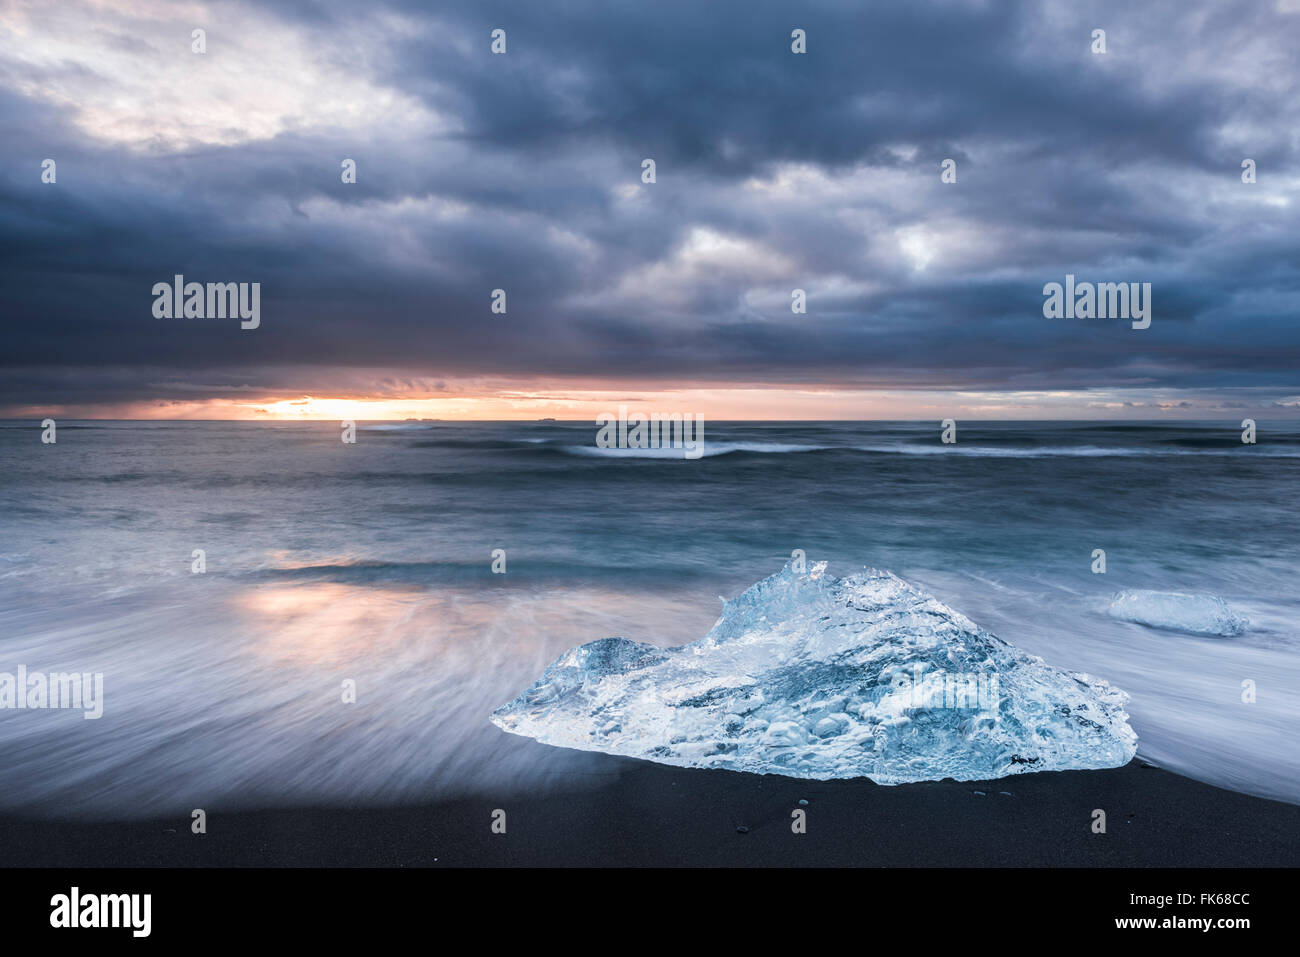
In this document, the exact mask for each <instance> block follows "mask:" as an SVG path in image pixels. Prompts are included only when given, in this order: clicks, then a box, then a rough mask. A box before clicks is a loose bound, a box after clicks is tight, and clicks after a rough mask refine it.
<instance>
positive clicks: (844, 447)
mask: <svg viewBox="0 0 1300 957" xmlns="http://www.w3.org/2000/svg"><path fill="white" fill-rule="evenodd" d="M558 448H559V449H560V450H561V451H563V452H565V453H566V454H569V455H580V456H586V457H595V458H618V459H626V458H644V459H683V458H685V457H686V455H685V452H684V450H683V449H681V448H658V449H649V448H629V449H619V448H598V447H596V446H594V445H564V446H559V447H558ZM701 448H702V451H701V454H700V455H699V456H696V457H697V458H711V457H714V456H719V455H735V454H750V455H782V454H790V453H802V452H865V453H868V454H873V455H960V456H967V457H970V458H990V459H996V458H1008V459H1037V458H1105V457H1125V458H1146V457H1169V456H1204V455H1214V456H1223V455H1238V454H1242V452H1241V450H1240V449H1237V448H1220V449H1210V448H1200V449H1170V448H1154V449H1153V448H1136V447H1133V448H1121V447H1103V446H1095V445H1078V446H1042V447H1039V448H1032V447H1031V448H1025V447H1019V448H1004V447H999V446H991V445H959V444H957V445H940V444H932V445H879V444H875V445H855V444H840V445H800V444H793V443H782V442H709V441H705V442H703V443H702V446H701ZM1245 454H1247V455H1251V456H1257V457H1263V458H1300V451H1292V450H1288V449H1260V448H1258V447H1254V448H1250V450H1249V451H1248V452H1246V453H1245Z"/></svg>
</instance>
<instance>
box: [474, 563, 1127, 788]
mask: <svg viewBox="0 0 1300 957" xmlns="http://www.w3.org/2000/svg"><path fill="white" fill-rule="evenodd" d="M825 568H826V563H825V562H820V563H818V564H815V565H813V566H812V567H811V568H810V569H809V570H808V571H806V572H803V571H799V570H796V568H795V566H794V565H793V563H792V564H788V565H786V567H785V569H784V570H783V571H781V572H779V573H778V574H776V575H773V576H772V577H770V578H767V579H764V580H763V581H761V582H759V583H758V584H756V585H754V586H752V587H751V588H750V589H749V590H748V591H746V592H745V593H744V594H743V595H741V596H740V597H739V598H736V599H734V600H732V601H729V602H726V603H725V604H724V606H723V609H722V617H721V618H719V619H718V621H717V624H715V625H714V626H713V628H712V630H710V631H709V633H708V634H707V635H705V636H704V637H703V638H701V639H700V640H698V641H695V642H692V643H691V644H688V645H683V646H681V647H679V648H659V647H656V646H654V645H649V644H641V643H638V642H634V641H628V640H627V639H624V638H605V639H602V640H600V641H593V642H591V643H589V644H585V645H581V646H580V647H577V648H574V649H571V650H570V651H568V652H566V653H565V654H564V655H562V656H560V658H558V659H557V660H556V661H555V662H554V663H553V664H551V666H550V667H548V668H547V669H546V671H545V673H543V675H542V676H541V677H540V678H539V679H538V680H537V681H536V682H535V683H534V684H533V685H532V686H531V687H529V688H528V689H527V690H525V691H524V692H523V693H522V694H521V695H519V697H517V698H516V699H515V700H514V701H511V702H510V703H509V704H507V705H504V706H503V707H501V708H499V709H497V711H495V712H494V713H493V715H492V721H493V722H494V723H495V724H496V725H497V726H498V727H500V728H502V729H504V730H506V731H509V732H511V733H514V734H520V735H525V736H527V737H531V738H536V739H537V740H538V741H541V742H543V743H545V744H551V745H557V746H560V747H568V748H578V749H580V750H584V751H603V752H606V753H609V754H621V755H627V756H629V757H635V758H644V759H646V760H650V761H658V762H661V763H663V764H673V765H679V766H684V767H700V768H728V769H731V770H734V771H752V772H757V773H768V774H784V775H789V776H792V777H800V778H818V779H826V778H853V777H868V778H871V779H872V780H873V781H876V782H878V783H880V784H903V783H907V782H911V781H927V780H935V779H939V778H945V777H951V778H956V779H958V780H963V781H973V780H986V779H989V778H997V777H1002V776H1004V775H1009V774H1018V773H1023V772H1026V771H1046V770H1064V769H1070V768H1111V767H1118V766H1120V765H1123V764H1126V763H1127V762H1128V761H1129V760H1130V759H1131V758H1132V757H1133V754H1134V752H1135V751H1136V750H1137V735H1136V734H1134V732H1133V729H1132V728H1130V727H1129V726H1128V715H1127V714H1125V712H1124V706H1125V704H1126V702H1127V701H1128V695H1127V694H1125V693H1124V692H1123V691H1120V690H1119V689H1118V688H1113V687H1111V686H1110V685H1108V684H1107V683H1106V682H1105V681H1102V680H1100V679H1097V678H1093V677H1091V676H1089V675H1086V674H1075V673H1072V672H1068V671H1062V670H1060V669H1057V668H1053V667H1052V666H1050V665H1048V664H1045V663H1044V662H1043V661H1042V659H1040V658H1036V657H1034V656H1032V655H1028V654H1025V653H1024V652H1022V651H1020V650H1019V649H1017V648H1015V647H1014V646H1012V645H1010V644H1008V643H1007V642H1005V641H1003V640H1002V639H1000V638H998V637H996V636H994V635H991V634H989V633H988V632H986V631H982V630H980V629H979V628H977V627H976V626H975V625H974V624H973V623H972V622H971V621H970V620H969V619H967V618H966V617H964V616H963V615H961V614H959V613H957V612H955V611H953V610H952V609H951V608H948V607H947V606H946V605H944V604H942V603H941V602H939V601H938V600H937V599H935V598H933V597H932V596H930V595H928V594H926V593H925V592H923V591H921V590H919V589H917V588H915V587H913V586H912V585H910V584H908V583H907V582H905V581H903V580H902V579H900V578H898V577H896V576H895V575H892V574H890V573H889V572H883V571H874V570H870V569H868V570H865V571H864V572H862V573H861V574H857V575H853V576H850V577H848V578H843V579H839V578H835V577H834V576H832V575H829V574H827V573H826V571H825Z"/></svg>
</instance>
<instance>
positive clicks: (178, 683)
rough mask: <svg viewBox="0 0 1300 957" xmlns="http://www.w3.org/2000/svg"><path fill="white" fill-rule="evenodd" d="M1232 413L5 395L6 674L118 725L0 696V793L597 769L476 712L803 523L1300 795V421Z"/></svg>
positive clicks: (1, 646) (684, 632)
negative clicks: (663, 431) (689, 425)
mask: <svg viewBox="0 0 1300 957" xmlns="http://www.w3.org/2000/svg"><path fill="white" fill-rule="evenodd" d="M1235 425H1236V423H1234V422H1221V423H1180V424H1178V425H1174V426H1169V425H1165V426H1156V425H1142V424H1136V425H1135V424H1123V425H1119V424H1102V423H969V424H962V425H960V426H959V434H958V439H959V441H958V443H957V445H956V446H943V445H941V444H940V442H939V427H938V423H937V422H936V423H923V424H915V423H783V424H754V423H744V424H726V423H707V424H706V428H705V441H706V455H705V457H703V458H700V459H698V460H694V461H681V460H673V459H672V458H667V457H662V456H660V457H650V456H641V455H627V454H623V455H616V454H609V453H607V452H606V451H605V450H599V449H596V448H595V444H594V438H595V431H596V430H595V426H594V425H593V424H588V423H582V424H567V423H499V424H461V423H387V424H375V425H371V426H363V427H362V428H361V429H360V430H359V431H358V438H357V444H356V445H345V444H343V443H341V442H340V441H339V427H338V424H337V423H288V424H282V423H274V424H272V423H163V422H156V423H140V422H136V423H102V422H82V423H76V422H66V423H63V422H61V423H60V425H59V433H58V443H57V444H55V445H42V444H41V443H40V429H39V427H38V426H37V424H36V423H35V422H21V423H16V422H10V423H3V424H0V672H4V671H8V672H13V671H15V669H16V667H17V666H18V665H19V664H23V665H26V666H27V667H28V668H29V669H31V670H44V671H58V670H76V671H83V672H94V671H102V672H103V673H104V676H105V678H104V681H105V699H106V700H105V713H104V717H103V718H102V719H100V720H98V721H87V720H84V719H83V718H82V716H81V715H80V713H77V712H57V711H0V762H2V763H3V766H4V767H5V768H6V771H7V772H8V773H7V775H6V787H5V788H4V789H3V791H0V806H4V807H10V808H23V809H27V810H35V811H39V812H40V813H45V814H52V815H64V814H77V815H97V816H130V815H137V814H146V813H161V812H175V811H183V810H188V809H189V808H191V807H200V806H202V807H205V808H210V807H213V806H222V807H230V806H260V805H268V804H277V803H304V802H307V803H341V802H342V803H345V802H367V803H375V802H385V801H398V800H416V799H428V798H435V797H439V796H444V795H450V794H463V793H484V794H491V795H499V794H503V793H505V792H508V791H510V790H512V789H520V788H528V789H537V788H541V787H574V786H582V784H583V782H584V781H586V780H589V779H590V776H592V775H602V774H607V773H611V772H610V771H609V769H608V763H607V762H602V761H601V760H600V758H599V757H595V756H591V755H584V754H579V753H576V752H569V751H564V750H560V749H554V750H545V751H539V749H537V748H536V747H529V746H528V744H527V742H522V741H520V740H519V739H516V738H513V737H512V736H509V735H506V734H503V733H502V732H500V731H498V730H497V729H496V728H494V727H492V726H491V725H490V724H489V723H488V720H487V715H488V714H489V713H490V712H491V711H492V710H493V709H494V708H495V707H497V706H498V705H500V704H502V703H504V702H505V701H507V700H509V699H510V698H512V697H514V695H515V694H517V693H518V692H519V690H521V689H522V688H523V687H525V686H526V685H527V684H528V683H530V682H531V681H532V680H533V679H534V678H535V677H536V676H537V675H538V674H539V673H540V672H541V670H542V669H543V668H544V666H545V665H546V664H547V663H549V662H550V661H551V660H552V659H553V658H554V657H555V656H557V655H558V654H559V653H560V652H562V651H564V650H565V649H567V648H568V647H571V646H572V645H575V644H579V643H581V642H585V641H590V640H592V639H595V638H601V637H607V636H609V635H623V636H626V637H628V638H632V639H634V640H639V641H650V642H654V643H657V644H664V645H669V644H679V643H683V642H686V641H690V640H693V639H694V638H697V637H699V636H700V635H702V634H703V633H704V632H705V631H706V630H707V629H708V627H709V626H710V625H711V624H712V623H713V621H714V619H715V618H716V616H717V611H718V596H719V595H726V596H728V597H730V596H732V595H735V594H737V593H738V592H739V591H741V590H743V589H744V588H745V587H747V586H748V585H749V584H751V583H752V582H754V581H756V580H758V579H759V578H762V577H764V576H766V575H768V574H770V573H772V572H773V571H775V570H777V569H778V568H779V567H780V566H781V564H783V562H784V561H785V559H786V558H788V557H789V555H790V552H791V550H792V549H795V548H802V549H804V550H806V552H807V553H808V556H809V558H810V559H829V560H830V561H831V563H832V570H833V571H835V572H837V573H839V574H843V573H846V572H848V571H850V570H852V569H853V568H854V567H856V566H861V565H864V564H865V565H871V566H875V567H880V568H887V569H890V570H892V571H894V572H896V573H897V574H900V575H902V576H904V577H906V578H910V579H912V580H913V581H915V582H917V583H918V584H920V585H922V586H923V587H925V588H927V589H929V590H930V591H932V592H934V593H935V595H936V596H937V597H938V598H940V599H941V600H943V601H944V602H946V603H947V604H949V605H951V606H952V607H954V608H956V609H957V610H959V611H961V612H963V613H965V614H967V615H968V616H970V617H972V618H973V619H974V620H975V621H976V622H977V623H978V624H980V625H981V626H983V627H985V628H987V629H989V630H991V631H993V632H994V633H996V634H998V635H1000V636H1002V637H1003V638H1006V639H1007V640H1009V641H1012V642H1014V643H1015V644H1017V645H1020V646H1021V647H1023V648H1025V649H1026V650H1028V651H1031V652H1033V653H1035V654H1039V655H1041V656H1042V657H1044V658H1045V659H1047V660H1048V661H1049V662H1050V663H1052V664H1055V665H1059V666H1062V667H1068V668H1074V669H1078V670H1086V671H1089V672H1092V673H1094V674H1097V675H1099V676H1101V677H1104V678H1106V679H1108V680H1110V681H1111V682H1112V683H1114V684H1117V685H1119V686H1120V687H1122V688H1124V689H1125V690H1127V691H1128V692H1129V693H1130V694H1131V695H1132V696H1133V701H1132V703H1131V707H1130V713H1131V714H1132V724H1133V726H1134V728H1135V729H1136V730H1137V732H1138V735H1139V738H1140V742H1139V754H1140V755H1142V756H1143V757H1146V758H1147V759H1148V760H1151V761H1153V762H1154V763H1158V764H1160V765H1162V766H1165V767H1169V768H1170V769H1172V770H1177V771H1179V772H1181V773H1185V774H1188V775H1190V776H1193V777H1197V778H1200V779H1202V780H1206V781H1210V782H1212V783H1216V784H1220V785H1223V786H1227V787H1233V788H1236V789H1239V790H1243V791H1248V792H1251V793H1256V794H1263V795H1266V796H1271V797H1277V798H1281V799H1284V800H1289V801H1293V802H1300V745H1297V744H1296V743H1295V738H1296V731H1297V729H1300V703H1298V702H1300V698H1298V697H1297V691H1300V643H1298V642H1297V628H1296V622H1297V618H1298V615H1297V611H1298V610H1300V599H1298V598H1297V596H1296V590H1295V587H1294V581H1295V569H1296V567H1297V561H1296V559H1297V552H1298V550H1300V546H1298V545H1297V543H1298V542H1300V518H1297V510H1296V508H1295V506H1294V494H1295V493H1294V490H1295V488H1296V485H1297V482H1296V480H1297V478H1300V431H1298V430H1297V428H1296V427H1295V426H1294V425H1285V424H1282V423H1270V422H1261V423H1260V442H1259V444H1258V445H1256V446H1243V445H1242V444H1241V442H1240V433H1239V430H1238V429H1236V428H1235ZM196 548H201V549H204V551H205V552H206V562H207V571H206V573H205V574H203V575H194V574H191V571H190V563H191V552H192V550H193V549H196ZM496 548H503V549H505V550H506V553H507V562H508V565H507V568H508V571H507V574H506V575H504V576H501V575H493V574H491V572H490V567H489V566H490V563H491V552H492V550H493V549H496ZM1094 548H1104V549H1105V550H1106V554H1107V566H1108V567H1107V573H1106V574H1105V575H1094V574H1092V573H1091V571H1090V565H1091V561H1092V559H1091V553H1092V550H1093V549H1094ZM1131 588H1147V589H1155V590H1162V591H1180V592H1198V593H1204V594H1211V595H1217V596H1219V597H1221V598H1223V599H1225V600H1226V601H1227V602H1228V603H1229V604H1230V605H1231V606H1232V608H1233V609H1234V610H1236V611H1237V612H1239V613H1241V614H1244V615H1246V616H1247V617H1248V618H1249V619H1250V620H1251V627H1250V629H1249V630H1248V631H1247V632H1246V633H1245V634H1244V635H1241V636H1239V637H1236V638H1231V639H1223V638H1205V637H1196V636H1192V635H1186V634H1180V633H1174V632H1168V631H1161V630H1158V629H1152V628H1149V627H1146V626H1143V625H1137V624H1132V623H1127V622H1121V621H1116V620H1114V619H1112V618H1110V617H1108V616H1107V615H1106V614H1105V609H1106V606H1107V604H1108V602H1109V599H1110V598H1111V596H1112V595H1113V594H1114V593H1115V592H1118V591H1120V590H1122V589H1131ZM348 678H350V679H352V680H355V681H356V682H357V688H358V692H357V696H358V700H357V703H356V704H355V705H345V704H343V703H342V700H341V693H340V687H341V683H342V682H343V681H344V679H348ZM1246 679H1250V680H1253V681H1255V682H1256V684H1257V687H1258V692H1257V694H1258V699H1257V701H1256V702H1255V703H1253V704H1246V703H1243V702H1242V701H1241V684H1242V681H1243V680H1246Z"/></svg>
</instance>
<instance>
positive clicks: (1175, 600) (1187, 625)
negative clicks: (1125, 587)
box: [1106, 588, 1250, 638]
mask: <svg viewBox="0 0 1300 957" xmlns="http://www.w3.org/2000/svg"><path fill="white" fill-rule="evenodd" d="M1106 611H1107V614H1109V615H1110V616H1111V617H1112V618H1118V619H1120V620H1121V621H1132V622H1136V623H1137V624H1139V625H1149V626H1151V627H1152V628H1166V629H1169V630H1171V631H1185V632H1188V633H1189V634H1193V635H1215V636H1218V637H1221V638H1232V637H1235V636H1237V635H1240V634H1242V633H1243V632H1244V631H1245V630H1246V628H1247V627H1248V626H1249V625H1250V620H1249V619H1247V618H1244V617H1243V616H1241V615H1238V614H1237V613H1236V612H1235V611H1233V610H1232V609H1231V608H1229V607H1228V603H1227V602H1226V601H1224V600H1223V599H1222V598H1219V597H1217V596H1215V595H1184V594H1183V593H1181V592H1176V591H1146V590H1145V589H1140V588H1135V589H1132V590H1131V591H1122V592H1120V593H1119V594H1118V595H1116V596H1115V597H1114V599H1112V601H1111V603H1110V607H1109V608H1108V609H1107V610H1106Z"/></svg>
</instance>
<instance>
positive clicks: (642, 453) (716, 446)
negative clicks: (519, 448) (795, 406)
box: [560, 442, 835, 459]
mask: <svg viewBox="0 0 1300 957" xmlns="http://www.w3.org/2000/svg"><path fill="white" fill-rule="evenodd" d="M560 448H561V450H562V451H564V452H566V453H568V454H570V455H583V456H589V457H597V458H612V459H683V458H686V457H687V456H686V449H683V448H658V449H612V448H610V449H603V448H599V447H597V446H594V445H564V446H560ZM832 448H835V446H831V445H786V444H782V443H778V442H704V443H701V445H700V446H699V447H697V449H696V451H698V452H700V454H701V456H703V457H712V456H715V455H731V454H733V453H735V452H750V453H753V454H755V455H773V454H779V453H783V452H821V451H825V450H827V449H832Z"/></svg>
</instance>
